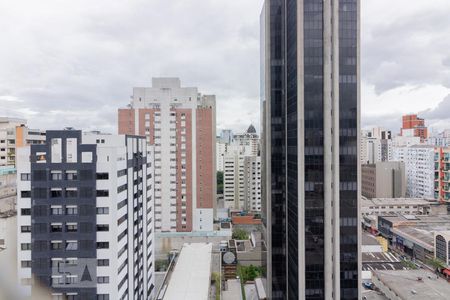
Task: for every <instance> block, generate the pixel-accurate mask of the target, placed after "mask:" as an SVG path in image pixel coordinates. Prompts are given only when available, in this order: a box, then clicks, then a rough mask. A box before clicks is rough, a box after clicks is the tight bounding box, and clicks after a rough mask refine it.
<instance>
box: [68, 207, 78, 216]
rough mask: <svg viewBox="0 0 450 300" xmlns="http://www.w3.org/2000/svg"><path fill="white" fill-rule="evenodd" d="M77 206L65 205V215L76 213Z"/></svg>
mask: <svg viewBox="0 0 450 300" xmlns="http://www.w3.org/2000/svg"><path fill="white" fill-rule="evenodd" d="M77 214H78V207H77V206H76V205H67V206H66V215H77Z"/></svg>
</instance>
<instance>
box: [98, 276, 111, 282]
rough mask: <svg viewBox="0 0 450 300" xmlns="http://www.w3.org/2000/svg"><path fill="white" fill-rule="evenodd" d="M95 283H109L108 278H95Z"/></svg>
mask: <svg viewBox="0 0 450 300" xmlns="http://www.w3.org/2000/svg"><path fill="white" fill-rule="evenodd" d="M97 283H109V276H99V277H97Z"/></svg>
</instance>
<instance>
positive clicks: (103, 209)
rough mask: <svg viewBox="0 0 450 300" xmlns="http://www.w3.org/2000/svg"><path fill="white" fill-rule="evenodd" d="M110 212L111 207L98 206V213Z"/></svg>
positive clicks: (105, 213)
mask: <svg viewBox="0 0 450 300" xmlns="http://www.w3.org/2000/svg"><path fill="white" fill-rule="evenodd" d="M107 214H109V207H97V215H107Z"/></svg>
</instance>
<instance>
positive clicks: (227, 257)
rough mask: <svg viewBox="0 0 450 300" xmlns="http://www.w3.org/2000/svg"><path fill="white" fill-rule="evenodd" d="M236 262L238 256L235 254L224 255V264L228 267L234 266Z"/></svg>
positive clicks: (226, 253) (227, 253)
mask: <svg viewBox="0 0 450 300" xmlns="http://www.w3.org/2000/svg"><path fill="white" fill-rule="evenodd" d="M235 261H236V255H234V253H233V252H225V254H224V255H223V262H224V263H225V264H227V265H231V264H234V263H235Z"/></svg>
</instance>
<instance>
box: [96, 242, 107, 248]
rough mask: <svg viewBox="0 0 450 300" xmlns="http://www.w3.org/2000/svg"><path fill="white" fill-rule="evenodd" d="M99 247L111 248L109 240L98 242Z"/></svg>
mask: <svg viewBox="0 0 450 300" xmlns="http://www.w3.org/2000/svg"><path fill="white" fill-rule="evenodd" d="M97 249H109V242H97Z"/></svg>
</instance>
